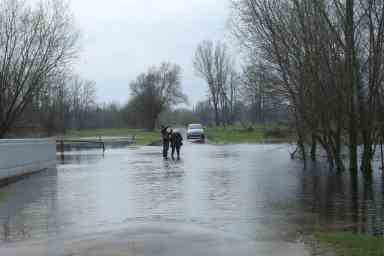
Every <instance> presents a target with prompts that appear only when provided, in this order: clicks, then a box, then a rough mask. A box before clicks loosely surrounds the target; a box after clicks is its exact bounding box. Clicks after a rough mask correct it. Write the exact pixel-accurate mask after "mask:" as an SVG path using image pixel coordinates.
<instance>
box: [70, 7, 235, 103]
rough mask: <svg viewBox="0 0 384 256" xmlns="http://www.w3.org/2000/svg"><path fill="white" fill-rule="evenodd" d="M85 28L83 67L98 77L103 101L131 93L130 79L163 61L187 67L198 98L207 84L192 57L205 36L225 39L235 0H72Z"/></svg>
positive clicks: (188, 85) (188, 86) (191, 93)
mask: <svg viewBox="0 0 384 256" xmlns="http://www.w3.org/2000/svg"><path fill="white" fill-rule="evenodd" d="M71 8H72V10H73V12H74V14H75V17H76V22H77V25H78V26H79V27H80V29H81V31H82V52H81V59H80V61H79V63H78V65H77V71H78V72H79V73H80V75H81V76H82V77H83V78H86V79H91V80H94V81H95V82H96V83H97V91H98V93H97V95H98V101H99V102H111V101H118V102H120V103H124V102H126V101H127V100H128V98H129V82H130V81H131V80H133V79H135V78H136V76H137V75H138V74H140V73H141V72H144V71H146V70H147V69H148V67H150V66H152V65H158V64H159V63H161V62H162V61H170V62H173V63H177V64H179V65H180V66H181V67H182V69H183V88H184V92H185V93H186V94H187V95H188V97H189V99H190V102H191V103H192V104H194V103H196V102H197V101H198V100H202V99H204V98H205V96H206V93H207V88H206V85H205V83H204V81H202V80H201V79H199V78H198V77H196V76H195V73H194V70H193V65H192V59H193V56H194V52H195V49H196V46H197V45H198V43H199V42H200V41H202V40H206V39H209V40H213V41H216V40H224V39H225V37H226V35H227V34H228V29H227V21H228V18H229V12H230V8H229V0H189V1H183V0H108V1H107V0H72V1H71Z"/></svg>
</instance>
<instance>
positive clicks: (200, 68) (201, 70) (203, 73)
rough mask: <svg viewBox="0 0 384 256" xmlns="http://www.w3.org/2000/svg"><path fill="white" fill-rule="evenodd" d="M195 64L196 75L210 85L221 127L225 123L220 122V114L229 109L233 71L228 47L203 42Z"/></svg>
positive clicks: (211, 99) (222, 44)
mask: <svg viewBox="0 0 384 256" xmlns="http://www.w3.org/2000/svg"><path fill="white" fill-rule="evenodd" d="M193 64H194V67H195V71H196V73H197V74H198V75H199V76H200V77H202V78H203V79H204V80H205V81H206V82H207V84H208V88H209V94H210V97H209V98H210V102H211V104H212V106H213V109H214V111H215V123H216V126H219V125H220V122H221V121H225V120H220V119H221V118H220V112H221V111H225V108H226V107H227V103H228V102H227V99H228V95H227V93H228V90H227V89H228V88H227V86H228V83H229V78H230V75H231V72H232V71H233V66H232V60H231V57H230V54H229V51H228V47H227V46H226V45H225V44H224V43H221V42H218V43H217V44H216V46H214V44H213V43H212V42H211V41H203V42H202V43H200V44H199V46H198V47H197V50H196V54H195V58H194V61H193ZM233 85H234V84H232V86H233ZM220 110H221V111H220ZM221 114H222V113H221ZM222 115H223V114H222Z"/></svg>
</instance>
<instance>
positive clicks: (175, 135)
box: [171, 130, 183, 160]
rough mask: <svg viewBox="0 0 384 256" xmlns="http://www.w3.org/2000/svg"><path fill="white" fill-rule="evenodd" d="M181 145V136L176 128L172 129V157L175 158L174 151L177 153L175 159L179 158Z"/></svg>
mask: <svg viewBox="0 0 384 256" xmlns="http://www.w3.org/2000/svg"><path fill="white" fill-rule="evenodd" d="M181 146H183V136H182V135H181V133H180V132H179V131H178V130H174V131H172V133H171V147H172V159H173V160H175V151H176V153H177V160H180V150H181Z"/></svg>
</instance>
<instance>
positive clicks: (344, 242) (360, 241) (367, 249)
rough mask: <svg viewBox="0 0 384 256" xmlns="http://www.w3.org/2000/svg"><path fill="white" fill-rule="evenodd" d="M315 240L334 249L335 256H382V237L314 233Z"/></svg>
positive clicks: (383, 238)
mask: <svg viewBox="0 0 384 256" xmlns="http://www.w3.org/2000/svg"><path fill="white" fill-rule="evenodd" d="M315 238H316V239H317V240H318V241H319V242H320V243H322V244H324V245H326V246H330V247H331V248H334V249H335V252H336V255H337V256H383V255H384V237H374V236H370V235H364V234H353V233H349V232H315Z"/></svg>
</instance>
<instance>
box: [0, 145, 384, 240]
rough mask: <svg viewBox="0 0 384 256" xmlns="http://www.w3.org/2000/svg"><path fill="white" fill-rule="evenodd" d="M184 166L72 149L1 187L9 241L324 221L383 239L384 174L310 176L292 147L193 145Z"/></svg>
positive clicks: (128, 152)
mask: <svg viewBox="0 0 384 256" xmlns="http://www.w3.org/2000/svg"><path fill="white" fill-rule="evenodd" d="M183 150H184V151H183V159H182V161H179V162H173V161H163V160H162V158H161V154H160V148H159V147H143V148H120V149H110V150H108V151H107V152H106V153H105V155H103V153H102V152H101V151H100V150H98V149H95V150H89V151H70V152H66V154H65V155H64V157H63V158H62V156H61V155H58V161H59V163H60V164H59V165H58V167H57V170H49V171H46V172H43V173H40V174H37V175H33V176H31V177H29V178H26V179H23V180H21V181H20V182H17V183H15V184H12V185H10V186H8V187H5V188H2V189H0V191H2V192H5V193H6V195H7V196H6V198H5V200H3V201H2V202H0V240H1V241H2V242H13V241H19V240H28V239H37V238H47V237H51V236H54V235H62V234H79V233H84V232H93V231H95V230H97V229H98V228H100V227H102V228H104V227H105V228H108V227H109V226H116V225H119V224H126V223H128V222H146V221H151V220H156V221H172V222H188V223H197V224H199V225H203V226H207V227H211V228H217V229H221V230H224V231H227V232H232V233H236V234H240V235H244V236H247V237H249V238H252V239H255V240H280V239H294V237H295V235H296V234H297V233H298V232H302V231H303V229H304V230H305V228H307V227H308V228H309V227H313V225H316V224H321V225H323V226H326V227H329V228H332V229H338V230H340V229H342V230H352V231H358V232H369V233H371V234H383V230H384V221H383V220H384V218H383V217H384V200H383V196H384V176H382V175H381V174H380V173H378V172H377V173H376V174H375V175H374V176H373V177H372V180H371V181H370V182H368V181H367V180H364V179H361V178H358V177H357V178H353V177H350V175H349V174H348V173H344V174H341V175H339V174H336V173H333V172H329V171H327V170H326V169H325V168H321V166H313V167H312V168H308V169H307V170H303V168H302V165H301V163H300V162H297V161H292V160H291V159H290V157H289V154H288V146H284V145H228V146H212V145H193V144H187V145H186V146H185V147H184V148H183Z"/></svg>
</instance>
